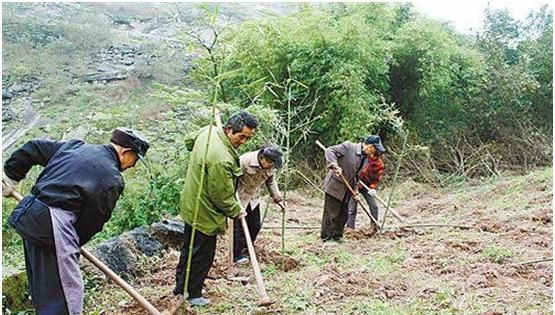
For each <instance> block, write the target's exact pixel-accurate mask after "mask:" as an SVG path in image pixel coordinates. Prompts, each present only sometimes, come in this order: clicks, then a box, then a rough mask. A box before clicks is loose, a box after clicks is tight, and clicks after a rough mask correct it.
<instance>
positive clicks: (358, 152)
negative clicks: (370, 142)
mask: <svg viewBox="0 0 555 315" xmlns="http://www.w3.org/2000/svg"><path fill="white" fill-rule="evenodd" d="M325 155H326V163H327V164H326V167H328V168H329V167H330V165H331V164H332V163H337V164H338V165H339V167H341V169H342V170H343V175H344V176H345V178H346V179H347V180H348V181H349V184H351V187H353V188H354V187H356V186H355V183H356V175H357V171H358V170H359V168H360V166H361V165H362V161H363V159H364V154H363V153H362V144H360V143H352V142H350V141H345V142H343V143H340V144H338V145H334V146H332V147H329V148H327V149H326V152H325ZM324 191H325V192H326V193H328V194H330V195H331V196H332V197H334V198H335V199H338V200H343V199H344V198H345V194H347V193H349V192H348V189H347V187H346V186H345V184H343V180H342V179H341V177H338V176H336V175H335V174H334V172H333V171H332V170H331V169H330V171H329V172H328V175H327V176H326V179H325V180H324Z"/></svg>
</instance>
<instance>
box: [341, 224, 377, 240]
mask: <svg viewBox="0 0 555 315" xmlns="http://www.w3.org/2000/svg"><path fill="white" fill-rule="evenodd" d="M376 232H377V231H376V229H374V228H372V226H365V227H362V228H359V229H345V233H344V234H343V235H344V236H345V238H346V239H352V240H362V239H367V238H371V237H373V236H375V235H376Z"/></svg>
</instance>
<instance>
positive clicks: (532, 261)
mask: <svg viewBox="0 0 555 315" xmlns="http://www.w3.org/2000/svg"><path fill="white" fill-rule="evenodd" d="M549 261H550V262H553V258H544V259H538V260H531V261H525V262H521V263H517V264H516V265H518V266H523V265H532V264H537V263H542V262H549Z"/></svg>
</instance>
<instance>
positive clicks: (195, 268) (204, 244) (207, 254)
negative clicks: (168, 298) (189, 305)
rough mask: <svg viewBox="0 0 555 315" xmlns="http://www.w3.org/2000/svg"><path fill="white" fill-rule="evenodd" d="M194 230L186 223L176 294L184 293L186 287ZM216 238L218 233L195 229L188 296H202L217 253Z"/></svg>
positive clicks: (176, 281)
mask: <svg viewBox="0 0 555 315" xmlns="http://www.w3.org/2000/svg"><path fill="white" fill-rule="evenodd" d="M192 230H193V228H192V227H191V226H190V225H189V224H187V223H185V237H184V240H183V248H182V249H181V256H180V257H179V263H178V264H177V268H176V272H175V288H174V290H173V293H174V294H183V292H184V289H185V276H186V273H187V258H188V257H189V243H190V242H191V232H192ZM216 240H217V237H216V235H214V236H209V235H206V234H204V233H202V232H200V231H199V230H195V239H194V242H193V252H192V258H191V270H190V276H189V285H188V286H187V292H188V296H187V298H197V297H201V296H202V287H203V286H204V280H205V279H206V276H208V272H209V271H210V268H211V267H212V263H213V262H214V256H215V255H216Z"/></svg>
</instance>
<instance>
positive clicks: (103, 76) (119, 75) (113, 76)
mask: <svg viewBox="0 0 555 315" xmlns="http://www.w3.org/2000/svg"><path fill="white" fill-rule="evenodd" d="M127 76H128V74H127V73H126V72H123V71H112V72H105V73H98V72H93V73H87V74H85V75H84V76H83V81H85V82H95V81H107V82H110V81H115V80H125V79H127Z"/></svg>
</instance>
